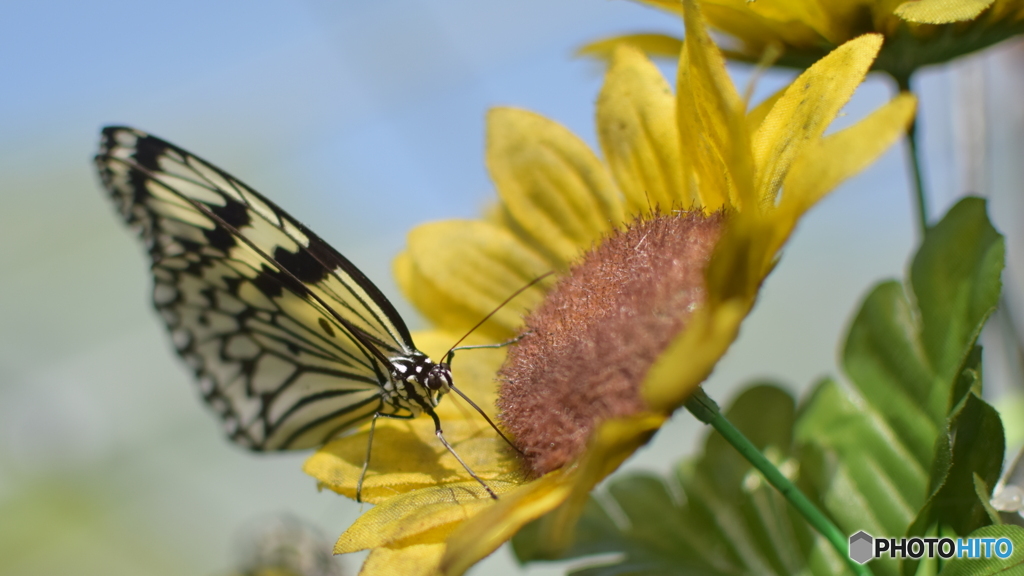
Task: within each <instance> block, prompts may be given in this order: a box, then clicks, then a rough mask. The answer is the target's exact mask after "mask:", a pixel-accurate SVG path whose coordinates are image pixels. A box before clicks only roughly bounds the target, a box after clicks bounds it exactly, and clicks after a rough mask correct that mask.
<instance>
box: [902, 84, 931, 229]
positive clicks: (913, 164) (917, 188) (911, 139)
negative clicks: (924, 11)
mask: <svg viewBox="0 0 1024 576" xmlns="http://www.w3.org/2000/svg"><path fill="white" fill-rule="evenodd" d="M894 78H895V79H896V85H897V86H898V87H899V89H900V92H913V90H911V89H910V74H906V75H900V76H894ZM918 116H919V115H918V113H917V112H914V119H913V121H911V122H910V125H909V126H907V143H908V144H909V145H910V146H909V156H910V157H909V160H910V169H911V171H912V172H913V176H914V192H915V193H916V197H917V225H918V230H919V231H920V232H921V237H922V238H924V234H925V232H927V231H928V200H927V198H926V196H925V192H924V177H923V176H922V174H921V150H920V148H918V146H917V119H918Z"/></svg>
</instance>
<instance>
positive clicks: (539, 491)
mask: <svg viewBox="0 0 1024 576" xmlns="http://www.w3.org/2000/svg"><path fill="white" fill-rule="evenodd" d="M569 492H570V487H569V485H568V484H567V482H566V474H565V472H564V471H562V470H556V471H554V472H552V473H550V474H547V475H546V476H543V477H541V478H539V479H537V480H534V481H533V482H530V483H529V484H526V485H524V486H520V487H519V488H518V489H516V490H513V491H511V492H509V493H507V494H503V495H502V496H501V499H499V500H498V501H497V502H495V503H494V505H493V506H489V507H487V508H486V509H483V510H481V511H480V513H479V514H477V515H475V516H473V517H472V518H471V519H469V520H468V521H466V522H465V523H463V524H462V525H461V526H459V527H458V528H457V529H456V530H455V531H454V532H453V533H452V535H451V537H450V538H449V539H448V549H447V550H445V554H444V557H443V558H442V560H441V572H442V573H443V574H444V575H445V576H460V575H461V574H463V573H464V572H465V571H466V570H468V569H469V568H470V567H471V566H472V565H473V564H476V563H477V562H479V561H480V560H481V559H483V558H484V557H486V556H487V555H488V554H490V553H491V552H494V551H495V550H497V549H498V547H499V546H501V545H502V543H504V542H505V541H507V540H509V539H510V538H512V536H513V535H515V533H516V532H518V531H519V529H520V528H522V527H523V526H525V525H526V524H527V523H529V522H532V521H533V520H536V519H537V518H540V517H541V516H543V515H544V514H546V513H548V512H550V511H551V510H553V509H554V508H555V507H557V506H558V505H559V504H561V503H562V502H564V501H565V499H566V498H567V497H568V495H569Z"/></svg>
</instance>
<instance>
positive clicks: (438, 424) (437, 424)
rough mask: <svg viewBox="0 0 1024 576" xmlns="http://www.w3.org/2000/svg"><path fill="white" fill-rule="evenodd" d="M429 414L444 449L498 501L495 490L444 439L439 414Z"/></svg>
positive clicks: (430, 412) (432, 412)
mask: <svg viewBox="0 0 1024 576" xmlns="http://www.w3.org/2000/svg"><path fill="white" fill-rule="evenodd" d="M428 414H430V417H431V418H433V419H434V434H437V439H438V440H440V441H441V444H444V447H445V448H447V449H448V451H449V452H451V453H452V456H455V459H456V460H458V461H459V464H462V467H463V468H465V469H466V472H469V475H470V476H472V477H473V480H476V481H477V482H479V483H480V485H481V486H483V487H484V490H487V493H488V494H490V495H491V498H494V499H495V500H497V499H498V495H497V494H495V493H494V490H491V487H490V486H488V485H487V483H486V482H484V481H483V480H481V479H480V477H479V476H477V475H476V472H473V470H472V469H471V468H470V467H469V466H468V465H466V463H465V462H463V461H462V458H460V457H459V455H458V453H457V452H455V449H454V448H452V445H451V444H449V443H448V441H447V440H445V439H444V433H443V432H441V420H440V419H439V418H438V417H437V414H434V411H433V410H431V411H429V412H428Z"/></svg>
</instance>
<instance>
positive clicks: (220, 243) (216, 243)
mask: <svg viewBox="0 0 1024 576" xmlns="http://www.w3.org/2000/svg"><path fill="white" fill-rule="evenodd" d="M203 235H204V236H206V240H207V242H209V243H210V246H213V247H214V248H216V249H218V250H220V251H221V252H227V251H228V250H230V249H231V248H233V247H234V246H235V244H236V241H235V237H234V236H233V235H232V234H231V232H228V230H227V228H224V227H223V226H216V227H214V228H212V229H210V230H203Z"/></svg>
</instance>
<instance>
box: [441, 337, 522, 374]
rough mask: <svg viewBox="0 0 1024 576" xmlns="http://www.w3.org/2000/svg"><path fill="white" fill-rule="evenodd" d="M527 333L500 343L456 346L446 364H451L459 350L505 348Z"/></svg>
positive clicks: (450, 351)
mask: <svg viewBox="0 0 1024 576" xmlns="http://www.w3.org/2000/svg"><path fill="white" fill-rule="evenodd" d="M527 334H529V332H523V333H522V334H520V335H519V336H516V337H515V338H513V339H511V340H506V341H504V342H501V343H499V344H474V345H472V346H456V347H455V348H452V349H451V350H449V351H448V357H447V358H446V359H445V364H448V365H449V366H451V365H452V359H453V358H455V353H456V352H458V351H459V350H484V349H487V348H504V347H505V346H511V345H513V344H515V343H516V342H519V341H520V340H522V339H523V338H525V337H526V335H527Z"/></svg>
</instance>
